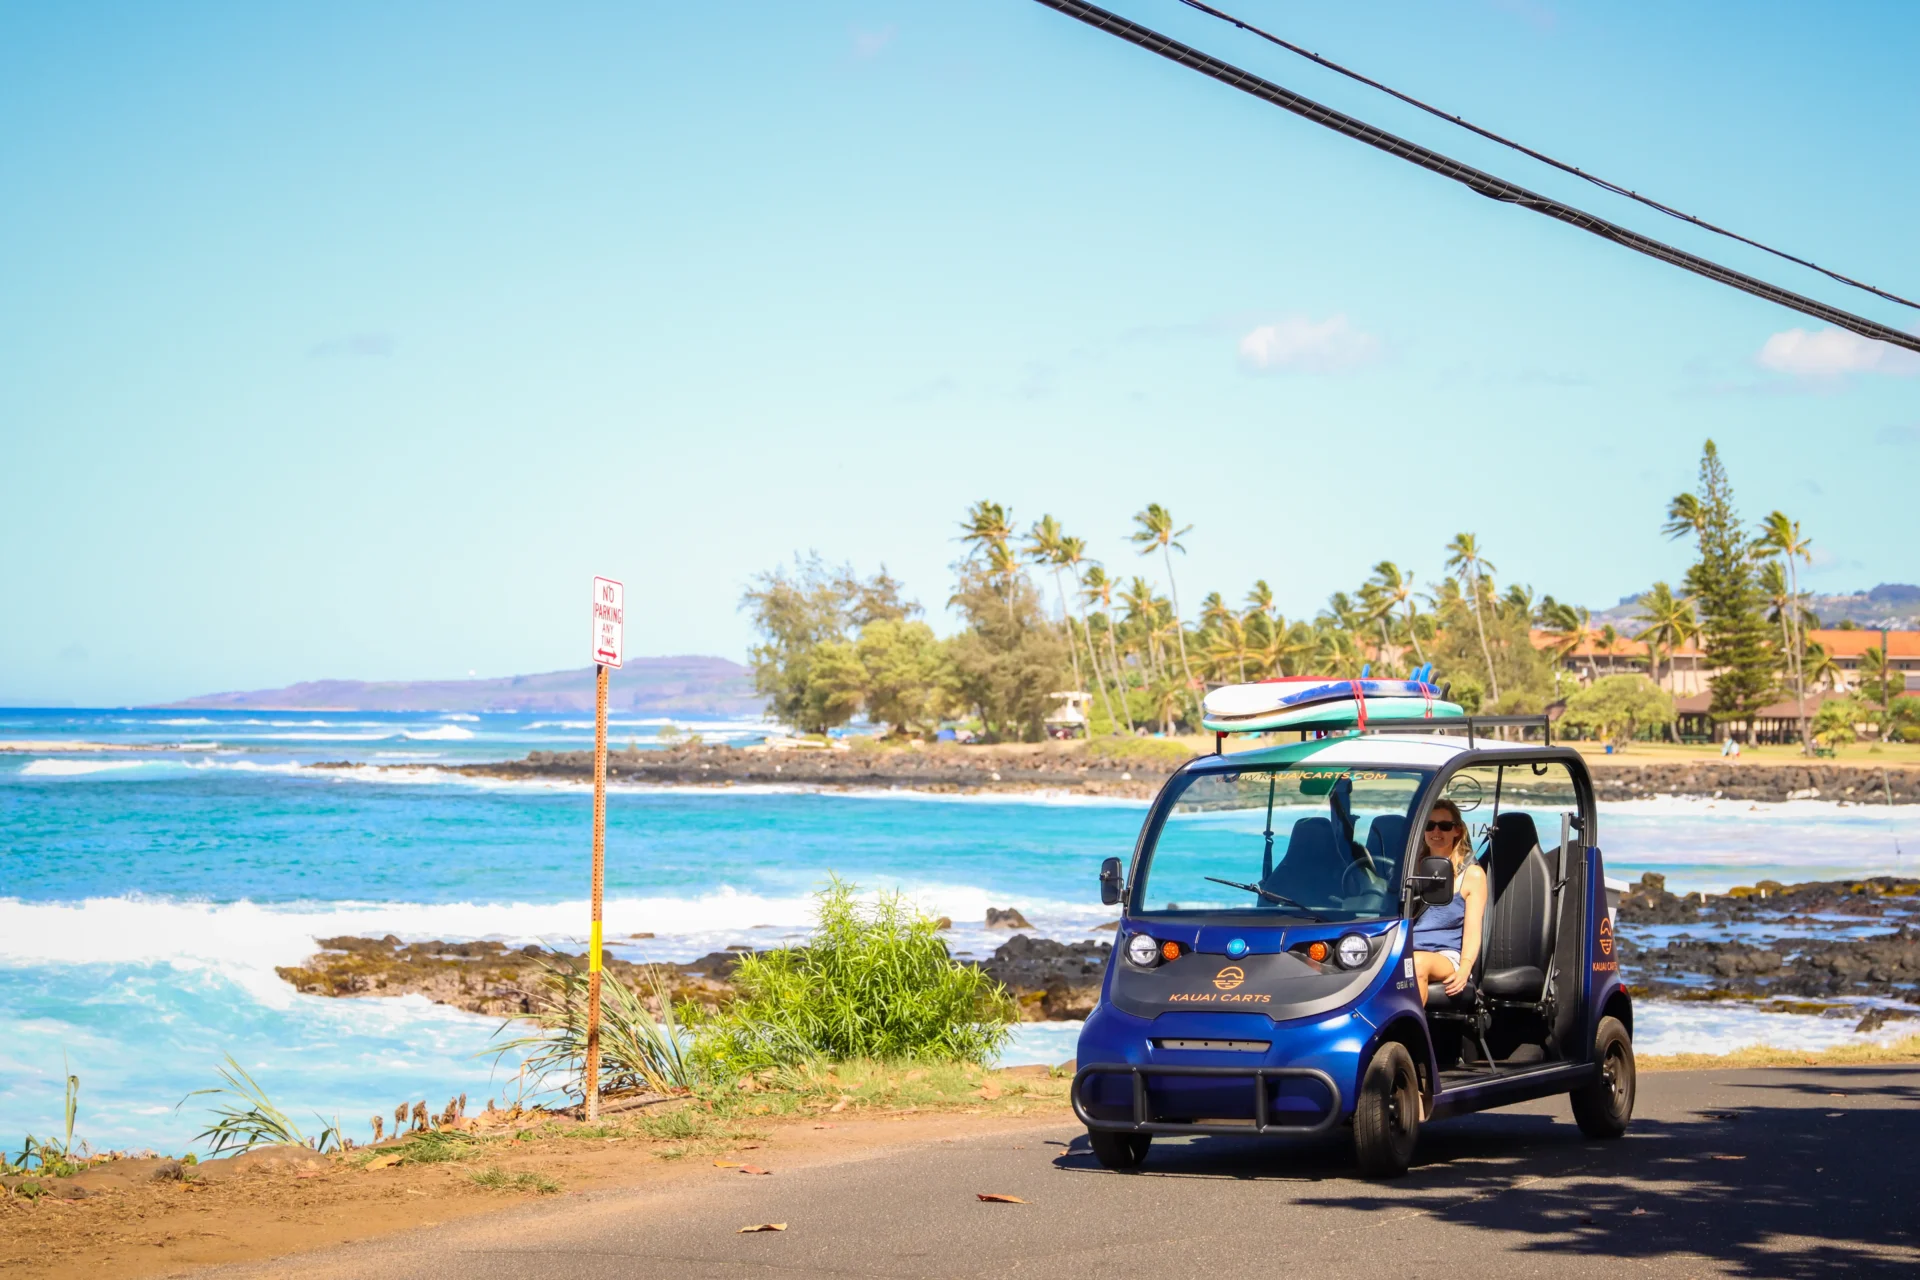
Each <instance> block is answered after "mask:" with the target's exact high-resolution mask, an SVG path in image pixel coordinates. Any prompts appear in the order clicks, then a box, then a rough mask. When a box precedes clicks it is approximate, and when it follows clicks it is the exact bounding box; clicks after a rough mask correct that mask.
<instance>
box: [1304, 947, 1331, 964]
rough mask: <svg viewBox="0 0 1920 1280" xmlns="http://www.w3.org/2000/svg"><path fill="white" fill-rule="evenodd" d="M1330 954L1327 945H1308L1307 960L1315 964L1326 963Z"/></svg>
mask: <svg viewBox="0 0 1920 1280" xmlns="http://www.w3.org/2000/svg"><path fill="white" fill-rule="evenodd" d="M1329 954H1330V952H1329V951H1328V949H1327V944H1326V943H1324V942H1313V943H1308V944H1307V959H1309V960H1311V961H1313V962H1314V963H1315V964H1319V963H1321V962H1322V961H1324V960H1325V959H1326V958H1327V956H1328V955H1329Z"/></svg>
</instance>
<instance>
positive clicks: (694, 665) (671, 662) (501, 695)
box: [164, 655, 765, 717]
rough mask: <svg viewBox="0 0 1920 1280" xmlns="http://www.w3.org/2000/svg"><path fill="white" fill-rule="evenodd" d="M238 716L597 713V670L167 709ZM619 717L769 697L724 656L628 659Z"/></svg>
mask: <svg viewBox="0 0 1920 1280" xmlns="http://www.w3.org/2000/svg"><path fill="white" fill-rule="evenodd" d="M164 705H165V706H166V707H168V708H177V709H183V710H205V709H214V710H233V711H537V712H587V713H589V714H591V713H592V711H593V668H592V667H581V668H578V669H576V670H572V671H549V672H545V673H543V674H540V675H527V676H503V677H500V678H498V679H492V680H383V681H367V680H307V681H303V682H301V683H300V684H292V685H287V686H286V687H285V688H281V689H254V690H248V691H245V692H238V693H209V694H202V695H201V696H199V697H196V698H185V699H182V700H181V701H179V702H169V703H166V704H164ZM608 705H609V706H610V707H611V708H612V709H613V710H616V711H618V712H621V713H622V714H633V715H648V716H682V717H687V716H699V717H729V716H753V715H759V714H760V712H761V710H762V709H763V708H764V707H765V699H764V698H762V697H760V696H759V695H758V694H756V693H754V691H753V676H752V674H751V673H750V672H749V671H748V670H747V668H745V667H743V666H741V665H740V664H739V663H737V662H732V661H729V660H728V659H726V658H710V657H701V656H698V655H687V656H681V657H670V658H630V659H628V661H627V665H626V666H624V667H622V668H621V669H620V670H618V671H615V672H614V673H613V675H612V678H611V680H610V681H609V687H608Z"/></svg>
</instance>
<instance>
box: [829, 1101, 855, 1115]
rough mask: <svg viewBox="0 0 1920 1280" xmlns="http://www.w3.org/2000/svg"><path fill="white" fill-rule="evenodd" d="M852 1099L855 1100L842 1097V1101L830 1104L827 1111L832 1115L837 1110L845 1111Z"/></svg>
mask: <svg viewBox="0 0 1920 1280" xmlns="http://www.w3.org/2000/svg"><path fill="white" fill-rule="evenodd" d="M852 1101H853V1099H852V1098H842V1099H840V1101H838V1102H836V1103H834V1104H833V1105H832V1106H830V1107H828V1108H827V1113H828V1114H829V1115H831V1114H832V1113H834V1112H835V1111H845V1110H846V1109H847V1104H848V1103H849V1102H852Z"/></svg>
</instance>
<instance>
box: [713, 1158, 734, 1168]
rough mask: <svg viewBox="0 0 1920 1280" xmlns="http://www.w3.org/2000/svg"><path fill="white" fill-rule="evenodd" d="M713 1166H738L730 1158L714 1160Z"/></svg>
mask: <svg viewBox="0 0 1920 1280" xmlns="http://www.w3.org/2000/svg"><path fill="white" fill-rule="evenodd" d="M713 1167H714V1168H716V1169H738V1168H739V1167H740V1166H739V1165H738V1164H736V1163H734V1162H733V1161H731V1160H715V1161H714V1162H713Z"/></svg>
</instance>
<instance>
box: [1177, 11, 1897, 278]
mask: <svg viewBox="0 0 1920 1280" xmlns="http://www.w3.org/2000/svg"><path fill="white" fill-rule="evenodd" d="M1180 3H1181V4H1184V5H1186V6H1187V7H1188V8H1189V9H1198V10H1199V11H1200V12H1201V13H1204V14H1206V15H1207V16H1208V17H1212V18H1218V19H1219V20H1220V21H1222V22H1225V23H1230V24H1231V25H1233V26H1236V27H1238V28H1240V29H1241V30H1242V31H1245V32H1247V33H1248V34H1249V35H1256V36H1259V37H1260V38H1261V39H1262V40H1265V41H1267V42H1268V43H1270V44H1276V45H1279V46H1280V47H1281V48H1282V49H1285V50H1286V51H1287V52H1288V53H1296V54H1299V55H1300V56H1301V57H1303V58H1305V59H1307V60H1308V61H1309V62H1312V63H1314V64H1316V65H1318V66H1322V67H1325V68H1326V69H1327V70H1329V71H1332V72H1336V73H1338V74H1340V75H1343V76H1345V77H1346V78H1347V79H1349V80H1355V81H1358V82H1359V83H1361V84H1364V85H1366V86H1367V87H1368V88H1371V89H1378V90H1379V91H1380V92H1382V93H1384V94H1386V95H1387V96H1388V97H1390V98H1397V99H1398V100H1400V101H1401V102H1404V103H1406V104H1407V105H1408V106H1410V107H1415V108H1417V109H1419V110H1421V111H1424V112H1426V113H1427V114H1428V115H1430V116H1437V117H1438V118H1440V119H1442V120H1445V121H1446V122H1447V123H1449V124H1456V125H1459V126H1460V127H1461V128H1462V129H1465V130H1466V131H1467V132H1468V133H1473V134H1478V135H1479V136H1480V137H1482V138H1485V139H1487V141H1489V142H1497V143H1499V144H1500V145H1501V146H1503V147H1510V148H1512V149H1513V150H1515V151H1518V152H1519V153H1520V154H1521V155H1523V156H1526V157H1528V158H1529V159H1533V160H1538V161H1539V162H1540V163H1541V164H1544V165H1549V166H1551V167H1552V168H1555V169H1558V170H1560V172H1562V173H1570V174H1572V175H1573V176H1574V177H1576V178H1584V179H1585V180H1586V181H1588V182H1591V183H1592V184H1593V185H1594V186H1596V187H1599V188H1600V189H1601V190H1602V191H1610V192H1612V193H1613V194H1614V195H1617V196H1625V197H1626V198H1627V199H1629V200H1634V201H1638V202H1639V203H1641V204H1643V205H1645V206H1647V208H1649V209H1658V210H1659V211H1660V212H1661V213H1664V214H1666V215H1667V216H1668V217H1670V218H1678V219H1680V221H1682V222H1685V223H1689V224H1691V225H1693V226H1696V227H1699V228H1700V229H1701V230H1702V231H1711V232H1713V233H1714V234H1715V235H1718V236H1725V237H1727V239H1729V240H1738V241H1739V242H1740V243H1741V244H1744V245H1747V246H1749V247H1751V248H1754V249H1758V250H1760V251H1761V252H1762V253H1770V254H1772V255H1773V256H1774V257H1776V258H1781V259H1784V260H1785V261H1787V262H1791V263H1793V264H1794V265H1795V266H1801V267H1805V268H1807V269H1808V270H1809V271H1818V272H1819V273H1820V274H1821V275H1823V276H1826V277H1827V278H1828V279H1829V280H1837V281H1839V282H1840V283H1841V284H1845V285H1851V286H1853V287H1854V288H1856V289H1862V290H1865V291H1866V292H1868V293H1870V294H1872V295H1873V296H1874V297H1876V298H1885V299H1886V300H1887V301H1888V302H1897V303H1899V304H1900V305H1901V306H1903V307H1912V308H1914V309H1915V310H1916V311H1920V302H1914V301H1911V300H1910V299H1907V298H1903V297H1901V296H1900V295H1899V294H1897V293H1889V292H1888V291H1887V290H1885V289H1881V288H1878V287H1876V286H1874V285H1870V284H1868V283H1867V282H1866V281H1864V280H1855V279H1854V278H1853V277H1852V276H1847V275H1842V274H1840V273H1839V272H1838V271H1832V270H1829V269H1828V268H1826V267H1823V266H1821V265H1820V264H1819V263H1817V262H1809V261H1808V260H1807V259H1805V258H1801V257H1797V256H1795V255H1794V254H1791V253H1788V252H1787V251H1786V250H1784V249H1776V248H1774V247H1773V246H1772V245H1766V244H1761V243H1760V242H1759V241H1758V240H1751V239H1748V238H1747V237H1746V236H1743V235H1741V234H1740V233H1739V232H1737V231H1729V230H1728V229H1727V228H1725V227H1722V226H1716V225H1715V224H1713V223H1711V222H1708V221H1707V220H1706V219H1705V218H1699V217H1695V216H1694V215H1693V214H1691V213H1685V212H1683V211H1681V210H1679V209H1675V208H1674V207H1673V206H1671V205H1666V204H1662V203H1660V202H1659V201H1658V200H1655V199H1653V198H1652V197H1650V196H1643V195H1641V194H1640V193H1639V192H1638V191H1633V190H1630V189H1629V188H1627V187H1623V186H1621V185H1620V184H1619V183H1617V182H1608V181H1607V180H1606V179H1605V178H1602V177H1600V176H1599V175H1597V174H1592V173H1588V172H1587V171H1586V170H1585V169H1582V168H1580V167H1579V166H1577V165H1571V164H1567V163H1565V162H1564V161H1560V160H1555V159H1554V158H1553V157H1552V156H1550V155H1547V154H1545V153H1544V152H1539V151H1535V150H1534V149H1533V148H1532V147H1529V146H1527V145H1526V144H1524V143H1520V142H1515V141H1514V140H1513V139H1512V138H1506V137H1502V136H1501V135H1500V134H1497V133H1495V132H1494V131H1493V130H1491V129H1483V128H1481V127H1480V126H1479V125H1477V124H1474V123H1473V122H1471V121H1469V120H1465V119H1462V118H1461V117H1459V116H1456V115H1454V114H1452V113H1451V112H1447V111H1442V110H1441V109H1440V108H1438V107H1436V106H1433V105H1431V104H1429V103H1425V102H1422V101H1420V99H1418V98H1416V97H1414V96H1413V95H1411V94H1406V93H1402V92H1400V91H1399V90H1398V89H1395V88H1394V87H1393V86H1391V85H1385V84H1381V83H1380V82H1379V81H1378V80H1374V79H1371V78H1369V77H1367V76H1364V75H1361V74H1360V73H1359V72H1358V71H1355V70H1353V69H1352V68H1351V67H1343V66H1341V65H1340V64H1339V63H1337V62H1335V61H1333V60H1332V59H1331V58H1323V57H1321V56H1320V55H1319V54H1317V53H1314V52H1313V51H1312V50H1310V49H1303V48H1301V47H1300V46H1299V45H1297V44H1294V43H1293V42H1291V41H1289V40H1283V39H1282V38H1280V37H1279V36H1276V35H1274V34H1273V33H1272V32H1270V31H1262V30H1261V29H1260V28H1259V27H1256V26H1254V25H1253V24H1251V23H1249V22H1246V21H1244V20H1243V19H1240V18H1236V17H1234V16H1233V15H1232V14H1230V13H1227V12H1225V11H1223V10H1220V9H1216V8H1214V7H1213V6H1212V5H1210V4H1204V3H1202V2H1201V0H1180Z"/></svg>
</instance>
